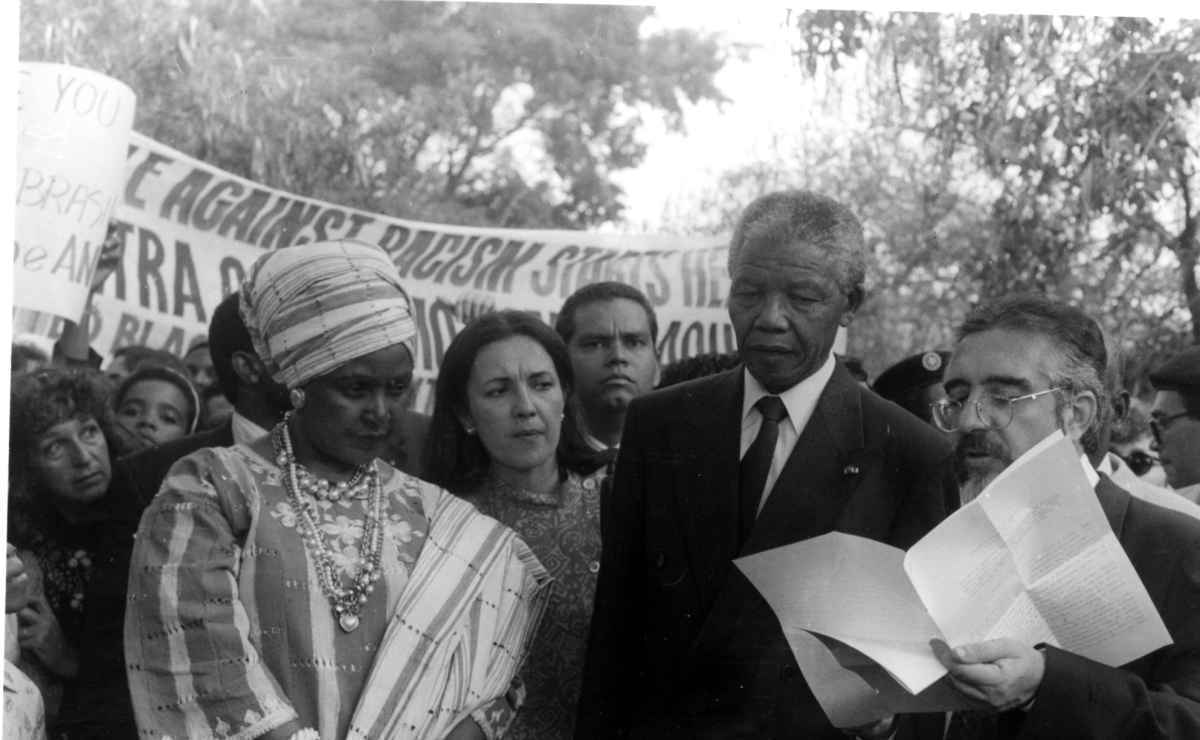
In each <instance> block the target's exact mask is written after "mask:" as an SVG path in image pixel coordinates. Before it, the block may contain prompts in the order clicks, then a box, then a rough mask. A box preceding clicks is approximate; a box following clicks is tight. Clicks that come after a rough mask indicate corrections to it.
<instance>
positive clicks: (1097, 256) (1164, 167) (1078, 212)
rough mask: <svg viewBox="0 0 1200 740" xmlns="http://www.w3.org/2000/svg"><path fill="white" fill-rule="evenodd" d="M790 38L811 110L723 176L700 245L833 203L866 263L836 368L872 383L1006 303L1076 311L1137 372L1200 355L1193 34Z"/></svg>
mask: <svg viewBox="0 0 1200 740" xmlns="http://www.w3.org/2000/svg"><path fill="white" fill-rule="evenodd" d="M791 28H792V33H793V42H794V43H793V46H794V52H795V59H796V62H797V63H798V64H799V65H800V66H801V68H802V69H804V70H806V71H807V73H808V79H809V81H810V82H811V83H812V84H814V85H815V86H816V87H817V89H819V90H822V91H824V93H823V95H822V96H820V98H819V100H820V102H821V104H822V106H821V107H822V110H820V111H816V112H815V113H814V114H813V120H811V121H798V122H797V124H796V126H797V129H798V134H797V136H796V137H795V138H796V141H794V142H793V143H791V144H787V145H780V147H779V150H778V151H777V153H776V154H775V155H774V156H773V157H771V158H770V159H769V160H764V161H761V162H750V163H747V164H746V165H745V166H743V167H740V168H738V169H735V170H734V171H732V172H729V173H726V174H725V176H724V177H723V178H722V182H721V183H720V184H719V185H717V186H716V187H715V188H714V189H713V192H712V194H711V196H710V198H709V201H708V202H707V203H705V205H704V207H702V208H700V209H697V210H698V211H699V212H701V213H705V214H708V219H707V220H706V221H701V222H699V230H701V231H713V232H717V231H724V230H727V229H729V228H730V226H731V224H732V221H733V219H734V218H736V215H737V213H738V211H739V210H740V209H741V207H743V206H744V204H745V203H746V202H747V201H748V200H749V199H750V198H752V197H754V196H756V195H759V194H761V193H763V192H766V191H769V190H773V189H778V188H781V187H807V188H812V189H815V190H820V191H823V192H826V193H828V194H830V195H832V196H834V197H837V198H839V199H841V200H843V201H844V202H846V203H848V204H850V205H851V206H852V207H853V208H854V209H855V210H856V211H857V212H858V213H859V214H860V216H861V217H862V218H863V219H864V222H865V225H866V228H867V232H868V241H869V244H870V246H871V250H872V253H873V259H872V263H873V264H872V273H871V281H870V282H871V285H872V289H871V291H870V299H869V301H868V303H867V304H866V305H865V306H864V308H863V310H862V311H861V312H860V315H859V317H858V318H857V319H856V320H855V323H854V325H853V327H852V330H851V343H850V352H851V353H852V354H856V355H859V356H862V357H864V358H867V360H868V362H869V363H871V364H872V370H873V371H876V372H877V371H878V370H880V369H882V367H883V366H884V365H886V364H888V363H890V362H891V361H894V360H896V359H899V358H900V357H903V356H905V355H906V354H909V353H911V352H915V351H920V350H923V349H928V348H932V347H937V346H943V347H944V346H948V345H949V343H950V341H951V339H952V333H953V329H954V326H955V325H956V324H957V322H959V321H961V319H962V317H963V316H964V314H965V313H966V311H967V310H968V309H969V307H970V306H971V305H972V304H974V303H976V302H977V301H979V300H982V299H988V298H993V297H996V296H1000V295H1005V294H1010V293H1014V292H1020V291H1035V292H1043V293H1047V294H1050V295H1053V296H1057V297H1059V298H1062V299H1064V300H1068V301H1070V302H1073V303H1075V304H1077V305H1080V306H1081V307H1083V308H1085V309H1086V310H1088V311H1089V312H1090V313H1091V314H1092V315H1093V316H1096V317H1098V318H1100V319H1101V320H1102V321H1103V323H1104V324H1105V325H1106V328H1107V329H1108V330H1109V331H1110V332H1112V333H1113V335H1114V336H1115V337H1116V338H1117V339H1118V340H1119V342H1120V343H1121V344H1122V345H1123V346H1124V348H1125V349H1126V350H1131V349H1133V348H1135V347H1136V348H1137V349H1138V354H1139V359H1140V360H1141V364H1143V365H1144V364H1145V363H1153V362H1156V361H1157V360H1158V359H1159V358H1160V357H1161V355H1162V354H1163V353H1165V352H1168V351H1171V350H1172V349H1174V348H1176V347H1178V346H1179V344H1180V343H1181V342H1188V341H1200V291H1198V290H1197V284H1196V280H1197V253H1198V250H1200V244H1198V240H1197V236H1198V235H1197V225H1198V223H1200V198H1198V197H1197V196H1198V193H1200V175H1198V171H1197V167H1198V165H1200V102H1198V98H1200V24H1196V23H1187V22H1174V21H1169V22H1168V21H1163V22H1154V21H1149V20H1145V19H1133V18H1064V17H1046V16H1042V17H1030V16H979V15H973V16H954V15H935V14H922V13H890V14H883V15H876V14H870V13H861V12H838V11H813V12H804V13H799V14H796V15H794V16H792V18H791ZM822 118H824V119H826V120H825V121H824V123H823V122H822ZM829 119H832V120H834V121H836V123H834V124H832V125H831V124H829V122H828V121H829ZM735 193H736V194H737V195H736V196H735V197H731V194H735ZM693 225H694V226H695V224H693ZM1135 370H1136V368H1135Z"/></svg>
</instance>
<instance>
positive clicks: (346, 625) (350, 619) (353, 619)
mask: <svg viewBox="0 0 1200 740" xmlns="http://www.w3.org/2000/svg"><path fill="white" fill-rule="evenodd" d="M338 624H339V625H341V627H342V632H353V631H354V630H356V629H358V615H357V614H350V613H349V612H346V613H345V614H342V615H340V616H339V617H338Z"/></svg>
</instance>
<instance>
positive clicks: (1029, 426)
mask: <svg viewBox="0 0 1200 740" xmlns="http://www.w3.org/2000/svg"><path fill="white" fill-rule="evenodd" d="M1106 362H1107V357H1106V351H1105V346H1104V339H1103V336H1102V334H1101V332H1100V328H1099V326H1097V324H1096V322H1095V321H1093V320H1092V319H1090V318H1088V317H1087V316H1086V315H1085V314H1084V313H1083V312H1081V311H1079V310H1078V309H1075V308H1073V307H1071V306H1067V305H1065V304H1061V303H1057V302H1055V301H1051V300H1049V299H1047V298H1045V297H1042V296H1019V297H1015V298H1009V299H1006V300H1003V301H999V302H996V303H993V304H990V305H985V306H981V307H979V308H977V309H976V310H975V311H973V312H972V314H971V315H970V316H968V317H967V319H966V321H965V322H964V323H963V326H962V328H961V329H960V330H959V340H958V343H957V345H956V346H955V347H954V353H953V356H952V357H951V359H950V363H949V365H947V367H946V373H945V376H944V383H945V388H946V396H947V398H946V400H944V401H942V402H941V403H940V404H939V405H937V406H935V408H934V419H935V421H937V423H938V424H939V426H941V427H942V428H943V429H945V430H946V431H948V432H953V433H954V434H955V436H956V438H957V440H956V457H957V460H958V463H959V469H960V471H961V474H962V495H963V498H964V501H966V500H969V499H970V498H972V497H973V496H975V495H978V493H979V492H980V491H981V490H982V489H983V488H984V487H985V486H986V485H987V484H988V483H989V482H990V481H991V480H993V479H994V478H995V477H996V476H997V475H998V474H999V473H1000V472H1001V471H1002V470H1004V469H1005V468H1006V467H1008V465H1009V464H1010V463H1012V461H1013V460H1015V459H1017V458H1018V457H1020V456H1021V454H1023V453H1024V452H1026V451H1027V450H1029V449H1030V448H1032V447H1033V446H1034V445H1036V444H1038V443H1039V442H1040V441H1042V440H1043V439H1045V438H1046V437H1047V436H1048V435H1050V434H1051V433H1053V432H1054V431H1055V430H1062V431H1063V432H1064V433H1065V434H1066V435H1067V436H1068V437H1070V438H1071V439H1072V440H1074V441H1075V443H1076V446H1077V447H1078V449H1079V451H1080V456H1081V459H1080V464H1081V465H1082V466H1083V469H1084V472H1085V473H1086V474H1087V475H1088V477H1089V478H1090V479H1091V480H1092V483H1093V486H1094V488H1095V492H1096V497H1097V498H1098V499H1099V501H1100V506H1101V508H1102V509H1103V510H1104V513H1105V515H1106V516H1107V517H1108V521H1109V524H1110V525H1111V526H1112V529H1113V532H1114V534H1116V536H1117V540H1118V541H1119V542H1120V543H1121V547H1122V548H1124V550H1125V553H1126V554H1127V555H1128V556H1129V560H1130V562H1132V563H1133V567H1134V569H1135V570H1136V571H1137V574H1138V576H1139V577H1140V578H1141V579H1142V582H1143V583H1144V584H1145V586H1146V590H1147V592H1148V593H1149V595H1150V598H1151V600H1152V601H1153V602H1154V605H1155V606H1156V607H1157V609H1158V612H1159V614H1160V615H1161V616H1162V620H1163V623H1164V624H1165V625H1166V627H1167V630H1168V631H1169V632H1170V634H1171V638H1172V639H1173V640H1174V643H1173V644H1171V645H1168V646H1166V647H1162V648H1159V649H1158V650H1155V651H1154V652H1152V653H1150V654H1149V655H1146V656H1144V657H1142V658H1139V659H1138V660H1135V661H1133V662H1132V663H1130V664H1128V665H1124V666H1121V667H1119V668H1112V667H1109V666H1105V665H1101V664H1099V663H1095V662H1092V661H1090V660H1088V659H1086V658H1083V657H1081V656H1079V655H1075V654H1072V653H1069V652H1067V651H1064V650H1060V649H1057V648H1054V647H1051V646H1034V645H1027V644H1023V643H1021V642H1018V641H1016V640H1013V639H1011V638H1001V639H997V640H990V641H987V642H982V643H976V644H971V645H957V646H953V647H954V649H953V650H951V649H950V647H949V646H946V645H944V644H942V643H937V642H935V645H934V652H935V654H936V655H937V656H938V658H939V659H940V660H941V661H942V662H943V663H944V664H945V665H946V667H947V669H948V670H949V671H950V674H951V676H952V679H953V681H954V683H955V685H956V686H957V687H958V688H959V689H960V690H961V691H962V692H963V693H965V694H968V695H970V696H972V697H974V698H976V699H981V700H983V701H985V702H987V703H988V704H990V705H991V706H992V707H993V709H994V711H992V712H985V713H975V712H967V713H956V715H955V716H954V717H953V718H952V719H951V721H950V723H949V726H948V727H946V726H945V725H944V724H943V723H942V721H941V718H940V717H938V718H936V719H937V721H936V722H934V723H932V726H926V727H925V728H924V730H923V731H921V732H917V733H915V736H918V737H922V738H928V739H929V740H941V739H942V738H943V737H945V738H948V739H950V738H952V739H953V740H961V739H963V738H974V739H978V740H984V739H991V738H1007V737H1014V738H1015V737H1022V738H1045V739H1046V740H1051V739H1052V738H1053V739H1054V740H1058V739H1060V738H1128V740H1145V739H1149V738H1196V737H1200V521H1197V520H1196V519H1194V518H1193V517H1190V516H1187V515H1185V514H1182V513H1180V512H1177V511H1171V510H1169V509H1166V508H1161V507H1159V506H1155V505H1154V504H1151V503H1148V502H1146V501H1143V500H1141V499H1138V498H1135V497H1133V496H1131V495H1130V494H1129V493H1128V492H1126V491H1125V490H1123V489H1121V488H1119V487H1118V486H1117V485H1116V484H1114V483H1113V482H1112V481H1111V480H1110V479H1109V478H1108V477H1106V476H1104V475H1102V474H1098V473H1097V472H1096V471H1095V470H1094V469H1093V468H1092V466H1091V464H1090V463H1089V461H1088V459H1087V458H1086V457H1084V453H1085V452H1087V451H1089V450H1091V449H1093V448H1094V447H1095V439H1096V437H1097V435H1098V434H1099V433H1100V432H1101V431H1102V426H1103V424H1104V423H1105V417H1106V415H1107V414H1106V409H1107V404H1108V403H1109V401H1108V399H1107V397H1106V390H1105V384H1104V377H1105V367H1106ZM924 719H925V718H921V719H919V720H917V721H916V722H915V723H914V724H920V723H922V722H924ZM902 734H907V733H902Z"/></svg>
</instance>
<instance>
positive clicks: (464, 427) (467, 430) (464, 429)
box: [463, 424, 475, 434]
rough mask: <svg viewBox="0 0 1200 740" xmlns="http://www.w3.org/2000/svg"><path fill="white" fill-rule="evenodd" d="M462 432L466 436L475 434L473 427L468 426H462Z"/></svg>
mask: <svg viewBox="0 0 1200 740" xmlns="http://www.w3.org/2000/svg"><path fill="white" fill-rule="evenodd" d="M463 431H464V432H466V433H467V434H475V427H473V426H471V425H470V424H463Z"/></svg>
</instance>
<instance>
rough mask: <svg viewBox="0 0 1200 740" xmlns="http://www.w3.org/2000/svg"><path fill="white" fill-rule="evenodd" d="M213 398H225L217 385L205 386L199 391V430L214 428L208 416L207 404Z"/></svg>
mask: <svg viewBox="0 0 1200 740" xmlns="http://www.w3.org/2000/svg"><path fill="white" fill-rule="evenodd" d="M214 398H225V394H224V393H222V392H221V387H220V386H219V385H206V386H204V387H203V388H201V389H200V425H199V428H200V429H212V428H213V426H214V423H213V419H212V418H211V417H210V416H209V414H208V402H209V401H211V400H213V399H214ZM226 400H228V399H227V398H226Z"/></svg>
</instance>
